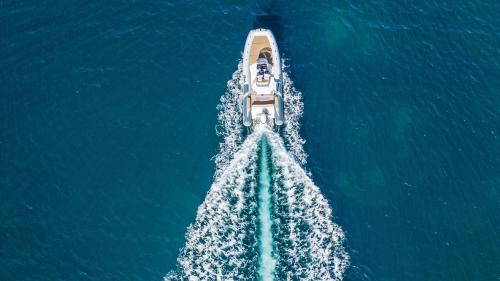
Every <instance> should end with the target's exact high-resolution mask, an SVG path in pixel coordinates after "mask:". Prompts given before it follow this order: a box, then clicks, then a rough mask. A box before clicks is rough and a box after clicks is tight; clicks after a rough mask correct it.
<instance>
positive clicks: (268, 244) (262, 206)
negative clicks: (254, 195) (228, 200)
mask: <svg viewBox="0 0 500 281" xmlns="http://www.w3.org/2000/svg"><path fill="white" fill-rule="evenodd" d="M260 143H261V146H260V161H259V162H260V163H259V164H260V165H259V192H258V194H259V212H258V214H259V225H260V229H259V230H260V231H259V247H260V259H259V277H260V278H261V280H265V281H272V280H274V268H275V266H276V260H275V259H274V257H273V236H272V231H271V228H272V225H273V222H272V219H271V193H270V188H271V176H270V175H269V173H270V169H269V163H268V161H269V160H268V152H267V149H268V148H267V141H266V138H262V139H261V142H260Z"/></svg>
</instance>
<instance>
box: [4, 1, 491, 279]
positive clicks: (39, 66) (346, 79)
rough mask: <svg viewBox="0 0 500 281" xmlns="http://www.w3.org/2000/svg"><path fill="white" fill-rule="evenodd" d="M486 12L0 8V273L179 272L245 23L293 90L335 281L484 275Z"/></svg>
mask: <svg viewBox="0 0 500 281" xmlns="http://www.w3.org/2000/svg"><path fill="white" fill-rule="evenodd" d="M499 10H500V6H499V4H498V3H497V2H496V1H461V0H459V1H451V0H447V1H439V2H427V3H425V2H423V3H422V2H417V1H382V0H379V1H370V2H366V1H335V2H332V1H315V3H314V4H311V3H303V2H299V1H296V2H291V1H286V2H285V1H275V2H271V1H263V2H258V3H253V2H248V3H246V4H245V3H244V4H242V3H240V2H238V1H218V2H208V1H182V2H180V1H179V2H164V1H146V2H132V1H131V2H124V1H122V2H118V1H117V2H109V3H100V2H86V3H83V2H77V1H46V2H41V1H39V2H36V1H34V2H29V1H3V2H1V4H0V23H1V24H0V50H1V52H0V53H1V54H2V55H1V56H0V74H1V76H0V77H2V78H1V82H2V83H0V116H1V117H0V186H1V190H0V192H1V193H0V194H1V198H2V203H1V204H0V222H1V223H0V225H1V231H0V233H1V234H0V235H1V240H2V243H1V244H0V256H1V262H0V279H1V280H161V278H163V276H164V275H165V274H166V273H167V272H169V271H170V270H172V269H174V268H175V267H176V262H177V257H178V256H179V249H181V248H182V247H184V245H185V243H186V237H185V234H186V229H187V227H188V225H189V224H191V223H193V222H194V221H195V219H196V215H197V213H196V212H197V209H198V207H199V206H200V204H202V203H203V202H204V200H205V196H206V195H207V192H208V190H209V188H210V186H211V185H212V183H213V175H214V170H215V164H214V161H213V157H214V155H216V154H217V153H218V152H219V151H220V149H219V142H221V138H220V137H217V136H216V130H217V131H219V130H220V128H219V127H217V126H216V124H217V114H218V112H219V111H218V110H217V108H216V106H217V104H219V99H220V97H221V95H223V93H224V92H225V91H226V87H227V85H226V83H227V81H228V80H229V79H231V75H232V73H233V72H234V71H235V70H236V69H237V64H238V60H239V58H240V55H241V51H242V48H243V44H244V40H245V37H246V34H247V33H248V30H249V29H251V28H252V27H253V26H254V24H259V21H257V23H255V21H256V20H255V19H256V18H258V19H260V24H266V25H268V26H271V27H272V28H273V31H274V32H275V34H276V37H277V39H278V41H279V42H278V44H279V46H280V51H281V52H282V54H283V55H284V56H285V57H286V58H287V65H289V68H288V70H287V71H288V73H289V75H290V77H291V80H293V82H294V84H295V86H296V87H297V89H299V90H300V91H301V92H302V95H303V103H304V116H303V118H302V119H301V121H300V122H301V123H302V128H301V131H300V135H301V137H302V138H303V139H305V140H306V143H305V144H304V149H305V151H306V152H307V153H308V154H309V156H308V158H307V164H304V168H305V169H306V170H307V171H309V172H310V173H311V177H312V179H314V182H315V184H316V185H317V186H318V187H319V188H320V190H321V193H322V194H323V195H325V197H326V198H327V199H328V201H329V206H330V207H331V208H332V209H333V221H335V222H336V223H337V224H338V225H340V226H341V227H342V229H343V231H344V232H345V236H346V242H345V247H346V250H347V252H348V254H349V256H350V266H349V268H348V269H347V271H346V273H345V278H344V280H496V279H498V278H500V270H499V267H498V260H500V250H499V249H500V244H499V242H498V241H500V237H499V233H500V228H499V225H500V216H499V215H498V214H499V213H500V206H499V204H498V202H500V195H499V191H500V176H499V175H500V173H499V171H500V168H499V163H500V146H499V140H498V136H499V130H500V126H499V124H500V97H499V95H498V93H499V90H500V80H499V78H498V77H500V66H499V65H500V50H499V46H500V30H499V26H500V16H499ZM268 13H272V14H273V15H274V16H272V17H269V16H268V17H259V16H263V15H266V14H268ZM280 159H281V158H280ZM248 169H250V170H251V169H252V167H250V168H248ZM283 169H286V167H284V168H283ZM276 190H279V189H276ZM243 191H246V190H243ZM245 194H247V193H245ZM249 196H250V195H249ZM276 196H282V195H280V194H277V195H276ZM249 202H252V201H249ZM249 204H250V205H249V206H251V203H249ZM249 210H253V209H252V208H249ZM274 212H275V213H273V214H277V215H280V214H282V213H280V212H282V210H281V209H279V208H278V207H277V209H276V210H275V211H274ZM285 213H287V212H285ZM253 216H255V214H253V213H252V211H249V213H248V214H244V215H243V216H242V217H241V221H242V222H246V220H245V219H246V218H250V217H253ZM246 227H248V229H246V230H248V231H249V232H250V231H254V230H253V226H252V225H251V224H248V225H246ZM246 230H245V231H246ZM284 231H285V233H287V231H289V230H287V229H285V230H284ZM245 243H248V244H246V246H250V245H253V244H254V243H256V241H253V240H252V238H251V237H250V236H249V238H248V240H245ZM275 247H276V248H277V252H278V253H280V255H284V254H285V253H284V251H285V249H286V245H285V244H280V243H279V242H277V245H276V246H275ZM247 254H248V259H249V260H256V259H257V257H258V253H255V252H252V251H249V252H248V253H247ZM278 265H279V266H278V267H277V269H279V268H290V269H294V268H295V267H294V266H295V265H294V264H289V263H287V262H286V261H279V262H278ZM253 266H254V265H253V264H251V263H249V264H248V265H247V267H246V268H245V269H247V270H248V271H249V272H251V271H252V270H254V267H253ZM277 274H278V276H279V277H281V278H282V279H283V277H284V276H286V273H283V272H277Z"/></svg>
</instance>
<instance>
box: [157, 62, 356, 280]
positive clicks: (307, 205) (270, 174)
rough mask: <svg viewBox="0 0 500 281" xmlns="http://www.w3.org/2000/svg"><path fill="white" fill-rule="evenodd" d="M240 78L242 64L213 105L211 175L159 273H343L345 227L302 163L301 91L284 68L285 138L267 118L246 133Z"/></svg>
mask: <svg viewBox="0 0 500 281" xmlns="http://www.w3.org/2000/svg"><path fill="white" fill-rule="evenodd" d="M240 79H241V65H240V66H239V67H238V70H237V71H236V72H235V73H234V74H233V79H232V80H230V81H229V82H228V89H227V91H226V93H225V94H224V95H223V96H222V98H221V103H220V105H219V106H218V109H219V126H218V130H217V133H218V134H219V136H221V137H222V138H223V142H222V143H221V146H220V149H221V152H220V153H219V154H218V155H216V157H215V162H216V166H217V170H216V173H215V178H214V183H213V184H212V186H211V187H210V190H209V191H208V194H207V196H206V198H205V200H204V202H203V203H202V204H201V205H200V207H199V208H198V212H197V216H196V220H195V222H194V223H193V224H192V225H191V226H190V227H189V228H188V231H187V234H186V244H185V246H184V247H183V249H182V250H181V253H180V255H179V257H178V266H177V268H176V270H174V271H172V272H170V273H169V274H167V275H166V276H165V280H256V279H258V280H342V276H343V274H344V271H345V270H346V268H347V266H348V263H349V256H348V254H347V252H346V251H345V249H344V246H343V242H344V239H345V236H344V233H343V231H342V230H341V228H340V227H339V226H338V225H336V224H335V223H334V222H333V221H332V210H331V208H330V206H329V205H328V202H327V200H326V199H325V198H324V196H323V195H322V194H321V192H320V190H319V188H318V187H317V186H316V185H314V183H313V182H312V180H311V179H310V178H309V177H308V175H307V173H306V172H305V171H304V169H303V167H302V165H305V161H306V154H305V153H304V150H303V143H304V141H303V139H302V138H301V137H300V135H299V134H298V131H299V126H300V123H299V118H300V116H301V114H302V110H303V104H302V101H301V94H300V92H298V91H296V90H295V89H294V87H293V84H292V82H291V80H290V79H289V78H288V75H286V73H284V80H285V81H284V90H285V91H284V95H285V109H286V112H285V113H286V115H285V116H286V117H285V118H286V119H285V120H286V127H285V128H284V130H283V132H282V135H283V138H282V137H281V136H280V134H278V133H275V132H273V131H271V130H269V129H267V127H265V126H262V127H257V128H255V130H254V131H253V132H252V133H251V134H249V135H248V136H246V137H245V136H244V135H245V131H244V128H243V126H242V125H241V119H240V118H241V111H240V110H241V109H240V107H239V104H240V102H239V96H240V90H241V89H240V88H239V80H240Z"/></svg>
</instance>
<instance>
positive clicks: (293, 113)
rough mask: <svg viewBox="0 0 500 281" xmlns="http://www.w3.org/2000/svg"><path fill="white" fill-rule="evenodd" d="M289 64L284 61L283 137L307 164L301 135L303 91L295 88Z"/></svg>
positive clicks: (295, 157) (299, 160)
mask: <svg viewBox="0 0 500 281" xmlns="http://www.w3.org/2000/svg"><path fill="white" fill-rule="evenodd" d="M286 69H287V66H286V64H285V62H283V67H282V73H283V95H284V103H285V104H284V106H285V128H284V130H283V137H284V139H285V145H286V147H287V148H288V151H289V153H290V154H291V156H292V157H293V158H294V159H295V160H296V161H297V162H299V163H300V164H301V165H305V164H306V160H307V154H306V153H305V151H304V143H305V140H304V139H303V138H302V137H301V136H300V118H301V117H302V114H303V112H304V103H303V102H302V93H301V92H300V91H298V90H297V89H295V87H294V86H293V81H292V80H291V79H290V76H289V75H288V72H286Z"/></svg>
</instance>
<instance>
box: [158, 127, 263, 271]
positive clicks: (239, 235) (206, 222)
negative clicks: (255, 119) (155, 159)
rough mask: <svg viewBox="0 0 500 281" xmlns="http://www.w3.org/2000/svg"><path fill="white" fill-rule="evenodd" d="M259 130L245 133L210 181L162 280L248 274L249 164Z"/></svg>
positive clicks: (251, 223) (251, 240)
mask: <svg viewBox="0 0 500 281" xmlns="http://www.w3.org/2000/svg"><path fill="white" fill-rule="evenodd" d="M261 136H262V132H260V131H256V132H254V133H253V134H252V135H250V136H248V137H247V139H246V140H245V141H244V143H243V144H242V145H241V148H240V150H239V151H238V152H237V153H236V154H235V155H234V157H233V160H232V161H231V162H230V164H229V165H228V166H227V168H226V169H225V170H224V172H223V173H222V174H221V175H220V176H219V177H218V179H217V180H216V181H215V183H214V184H213V185H212V186H211V188H210V190H209V191H208V194H207V196H206V198H205V201H204V202H203V203H202V204H201V205H200V207H199V208H198V212H197V216H196V220H195V222H194V223H193V224H192V225H191V226H190V227H189V229H188V232H187V235H186V240H187V241H186V245H185V247H184V248H183V249H182V251H181V254H180V256H179V258H178V263H179V269H178V270H177V272H171V273H169V274H168V275H167V276H166V277H165V280H252V279H253V277H252V274H253V273H254V272H255V267H256V265H255V264H256V254H255V253H254V251H253V249H254V248H255V245H256V244H257V242H256V240H255V235H256V234H255V233H256V229H255V228H256V226H255V225H256V221H255V217H256V214H255V212H256V198H255V185H256V180H255V170H256V158H257V149H258V143H259V140H260V138H261Z"/></svg>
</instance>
